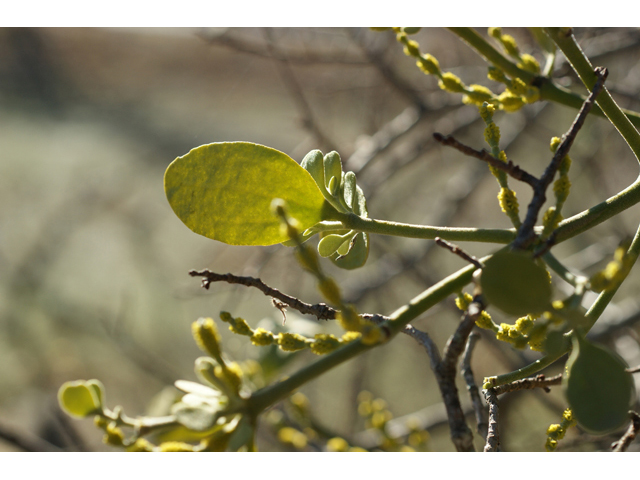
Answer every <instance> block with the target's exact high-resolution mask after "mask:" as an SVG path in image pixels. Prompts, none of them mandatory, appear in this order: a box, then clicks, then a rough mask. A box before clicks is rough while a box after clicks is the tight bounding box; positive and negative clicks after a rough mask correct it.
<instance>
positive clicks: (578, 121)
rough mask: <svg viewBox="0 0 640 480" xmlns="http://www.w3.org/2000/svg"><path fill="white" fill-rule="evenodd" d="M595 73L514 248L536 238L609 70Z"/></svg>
mask: <svg viewBox="0 0 640 480" xmlns="http://www.w3.org/2000/svg"><path fill="white" fill-rule="evenodd" d="M594 73H595V74H596V76H597V77H598V80H597V81H596V84H595V85H594V87H593V90H592V91H591V94H590V95H589V97H588V98H587V99H586V100H585V101H584V103H583V104H582V108H580V111H579V112H578V115H577V116H576V118H575V120H574V121H573V124H572V125H571V127H570V128H569V130H568V131H567V133H565V134H564V135H563V137H562V141H561V142H560V145H559V146H558V149H557V150H556V153H555V154H554V155H553V158H552V159H551V163H549V165H548V166H547V168H546V170H545V171H544V173H543V174H542V177H540V180H539V181H538V182H537V184H536V185H535V187H534V189H533V198H532V199H531V203H529V206H528V207H527V215H526V217H525V219H524V222H522V225H521V226H520V230H519V231H518V236H517V237H516V239H515V240H514V242H513V246H514V248H522V249H524V248H526V247H527V246H528V245H529V244H530V243H531V241H532V240H533V238H534V237H535V233H534V231H533V228H534V227H535V224H536V221H537V220H538V213H540V209H541V208H542V205H543V204H544V202H545V201H546V199H547V196H546V191H547V187H548V186H549V184H551V182H552V181H553V177H554V176H555V174H556V172H557V170H558V168H559V167H560V163H561V162H562V160H563V159H564V157H565V156H566V155H567V154H568V153H569V150H570V149H571V146H572V145H573V141H574V140H575V138H576V135H578V132H579V131H580V128H582V125H583V124H584V121H585V119H586V118H587V114H588V113H589V111H590V110H591V107H593V105H594V103H595V100H596V97H597V96H598V94H599V93H600V91H601V90H602V88H603V86H604V81H605V80H606V78H607V75H608V72H607V69H606V68H603V67H596V69H595V71H594Z"/></svg>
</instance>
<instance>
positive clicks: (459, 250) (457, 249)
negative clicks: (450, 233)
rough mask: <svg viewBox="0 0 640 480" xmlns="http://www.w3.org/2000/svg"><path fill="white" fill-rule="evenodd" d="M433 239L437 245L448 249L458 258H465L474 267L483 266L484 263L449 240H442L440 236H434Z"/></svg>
mask: <svg viewBox="0 0 640 480" xmlns="http://www.w3.org/2000/svg"><path fill="white" fill-rule="evenodd" d="M435 241H436V244H437V245H439V246H441V247H443V248H446V249H447V250H449V251H450V252H451V253H453V254H455V255H458V256H459V257H460V258H462V259H463V260H466V261H467V262H469V263H470V264H471V265H474V266H475V267H476V268H484V265H482V263H480V260H478V259H477V258H476V257H474V256H473V255H471V254H469V253H467V252H465V251H464V250H463V249H462V248H460V247H459V246H458V245H455V244H453V243H451V242H447V241H446V240H443V239H441V238H440V237H436V238H435Z"/></svg>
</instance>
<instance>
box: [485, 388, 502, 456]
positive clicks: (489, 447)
mask: <svg viewBox="0 0 640 480" xmlns="http://www.w3.org/2000/svg"><path fill="white" fill-rule="evenodd" d="M484 398H485V400H486V401H487V404H488V405H489V428H488V429H487V441H486V443H485V446H484V450H483V451H485V452H498V451H499V449H500V430H499V426H498V415H499V413H500V412H499V410H498V395H496V392H495V390H494V389H493V388H489V389H487V390H485V391H484Z"/></svg>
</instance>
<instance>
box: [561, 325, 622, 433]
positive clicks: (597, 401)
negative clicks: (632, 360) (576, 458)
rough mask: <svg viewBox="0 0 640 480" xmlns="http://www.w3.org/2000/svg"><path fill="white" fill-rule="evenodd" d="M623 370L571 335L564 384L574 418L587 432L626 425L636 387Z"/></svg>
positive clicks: (606, 355)
mask: <svg viewBox="0 0 640 480" xmlns="http://www.w3.org/2000/svg"><path fill="white" fill-rule="evenodd" d="M626 368H628V365H627V364H626V363H625V361H624V360H622V359H621V358H620V357H619V356H618V355H616V354H615V353H614V352H612V351H610V350H608V349H606V348H604V347H602V346H600V345H594V344H593V343H591V342H589V341H588V340H586V339H584V338H582V337H581V336H579V335H577V334H576V335H574V337H573V350H572V352H571V355H570V356H569V360H568V361H567V374H566V375H565V376H564V379H563V383H564V387H565V394H566V396H567V401H568V402H569V406H570V407H571V411H572V412H573V416H574V417H575V419H576V420H577V421H578V424H579V425H580V426H581V427H582V428H583V429H584V430H586V431H587V432H589V433H595V434H604V433H608V432H613V431H615V430H617V429H619V428H621V427H622V426H624V424H625V423H627V422H628V421H629V416H628V411H629V408H630V407H631V404H632V403H633V398H634V394H635V387H634V383H633V378H632V377H631V374H630V373H628V372H626V371H625V369H626Z"/></svg>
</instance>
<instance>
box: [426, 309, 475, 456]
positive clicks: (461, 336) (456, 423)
mask: <svg viewBox="0 0 640 480" xmlns="http://www.w3.org/2000/svg"><path fill="white" fill-rule="evenodd" d="M483 309H484V305H482V303H481V302H480V301H479V299H478V298H476V299H474V301H473V302H472V303H471V305H469V309H468V310H467V311H466V312H465V314H464V316H463V318H462V321H461V322H460V325H458V328H457V329H456V331H455V333H454V334H453V335H452V336H451V337H450V338H449V341H448V342H447V344H446V345H445V347H444V351H443V355H442V361H440V362H439V363H438V365H437V366H436V368H435V370H434V372H435V374H436V379H437V380H438V386H439V387H440V393H441V395H442V399H443V401H444V404H445V407H446V409H447V416H448V417H449V429H450V432H451V440H452V441H453V444H454V445H455V446H456V449H457V450H458V451H459V452H472V451H475V448H474V447H473V434H472V433H471V430H470V429H469V426H468V425H467V421H466V419H465V416H464V412H463V410H462V405H461V404H460V397H459V395H458V387H457V386H456V374H457V363H458V359H459V358H460V355H462V352H463V350H464V347H465V344H466V343H467V339H468V338H469V335H470V334H471V330H472V329H473V327H474V325H475V324H476V320H477V318H478V317H479V316H480V314H481V313H482V310H483Z"/></svg>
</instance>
